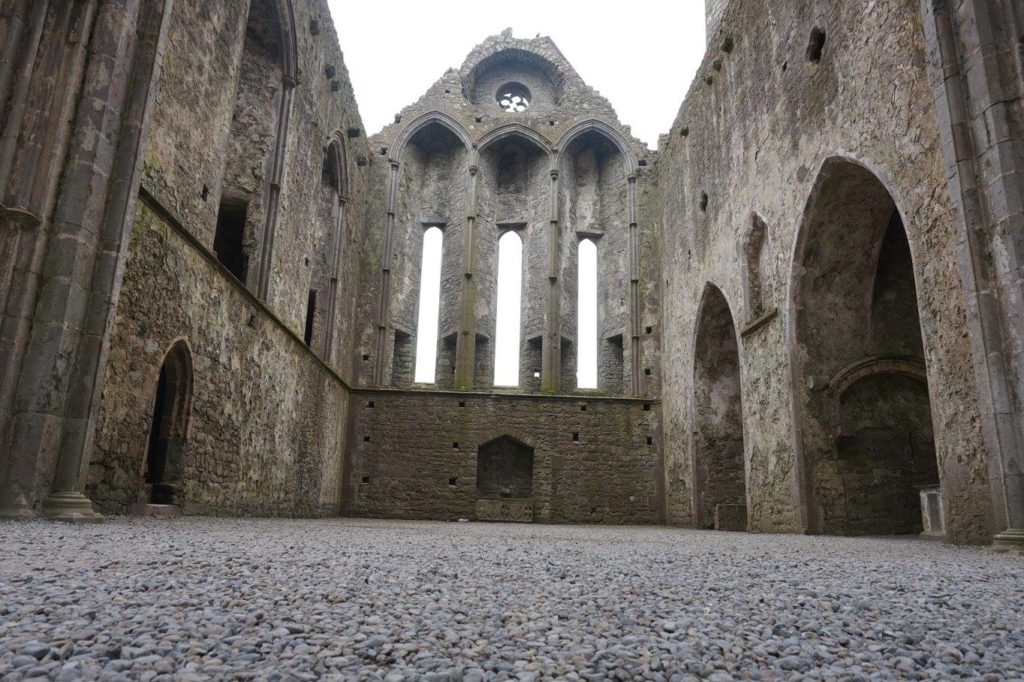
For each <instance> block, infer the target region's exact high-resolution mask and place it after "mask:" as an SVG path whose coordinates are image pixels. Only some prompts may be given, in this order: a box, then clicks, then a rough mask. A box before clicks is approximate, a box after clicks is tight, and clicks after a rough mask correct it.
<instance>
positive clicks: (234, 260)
mask: <svg viewBox="0 0 1024 682" xmlns="http://www.w3.org/2000/svg"><path fill="white" fill-rule="evenodd" d="M248 212H249V204H248V202H246V201H244V200H241V199H221V202H220V210H219V211H218V213H217V231H216V233H215V234H214V237H213V250H214V252H215V253H216V254H217V260H219V261H220V262H221V265H223V266H224V267H226V268H227V269H228V271H229V272H231V274H232V275H234V276H235V278H236V279H238V281H239V282H245V276H246V274H247V271H248V269H249V257H248V256H246V255H245V247H244V243H245V217H246V214H247V213H248Z"/></svg>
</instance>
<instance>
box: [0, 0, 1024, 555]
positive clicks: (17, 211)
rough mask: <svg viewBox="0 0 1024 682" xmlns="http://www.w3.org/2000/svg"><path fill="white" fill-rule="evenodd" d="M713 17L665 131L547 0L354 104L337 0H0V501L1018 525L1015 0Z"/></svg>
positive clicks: (826, 527)
mask: <svg viewBox="0 0 1024 682" xmlns="http://www.w3.org/2000/svg"><path fill="white" fill-rule="evenodd" d="M707 26H708V46H707V54H706V56H705V59H704V61H703V63H702V65H701V67H700V70H699V72H698V74H697V77H696V79H695V80H694V83H693V85H692V87H691V89H690V92H689V94H688V95H687V97H686V99H685V101H684V102H683V104H682V106H681V108H680V111H679V114H678V116H677V118H676V120H675V122H674V123H673V125H672V128H671V130H670V131H669V132H668V134H667V135H665V136H663V137H662V138H661V140H660V142H659V149H658V150H657V151H652V150H650V149H648V148H647V147H646V145H644V144H643V143H642V142H640V141H639V140H637V139H635V138H634V137H633V136H632V135H631V134H630V130H629V127H628V126H626V125H623V124H622V123H621V122H620V121H619V120H618V118H617V116H616V114H615V111H614V109H613V108H612V106H611V104H610V103H609V102H608V101H607V100H606V99H604V98H603V97H602V96H601V95H600V94H599V93H597V92H596V91H594V90H593V89H592V88H591V87H589V86H588V85H587V84H586V83H584V82H583V81H582V79H581V78H580V77H579V75H578V74H577V73H576V72H575V70H574V69H573V67H572V66H571V65H570V64H569V63H568V62H567V60H566V59H565V57H564V56H563V55H562V54H561V52H560V51H559V50H558V48H557V47H556V46H555V44H554V43H553V42H552V41H551V40H550V39H549V38H536V39H530V40H527V39H519V38H515V37H514V36H513V35H512V34H511V31H506V32H504V33H502V34H500V35H496V36H492V37H490V38H487V39H486V40H485V41H484V42H482V43H481V44H480V45H478V46H477V47H476V48H474V50H473V51H472V52H471V53H470V54H469V55H468V57H467V59H466V61H465V62H464V63H463V65H462V66H461V67H460V68H458V69H451V70H449V71H448V72H446V73H445V74H443V76H442V77H441V78H440V80H438V81H437V82H436V83H435V84H434V85H432V86H431V87H430V88H429V89H428V90H427V91H426V93H425V94H424V95H423V96H422V97H421V98H420V99H419V100H418V101H417V102H415V103H413V104H411V105H410V106H408V107H406V108H405V109H403V110H402V111H400V112H398V114H397V115H396V117H395V121H394V123H392V124H390V125H388V126H386V127H385V128H384V129H383V130H382V131H380V132H379V133H378V134H376V135H374V136H373V137H370V138H368V137H367V135H366V131H365V130H364V128H363V124H362V122H361V119H360V118H359V114H358V110H357V106H356V101H355V98H354V96H353V93H352V88H351V86H350V84H349V81H348V75H347V72H346V69H345V65H344V61H343V57H342V53H341V50H340V48H339V46H338V44H337V38H336V36H335V34H334V31H333V23H332V20H331V17H330V15H329V13H328V10H327V4H326V0H231V1H230V2H219V3H211V2H205V1H202V0H173V2H171V0H152V1H150V0H147V1H146V2H141V1H139V0H82V1H81V2H76V3H72V4H71V5H67V4H66V3H60V2H57V1H56V0H35V1H32V2H30V1H29V0H0V237H2V242H0V305H2V311H0V312H2V316H0V516H3V517H14V518H28V517H33V516H37V515H42V516H46V517H51V518H57V519H65V520H79V521H95V520H100V519H101V517H100V515H99V514H98V513H97V511H98V512H102V513H103V514H119V513H146V514H151V515H152V514H159V515H173V514H176V513H178V512H183V513H185V514H228V515H243V514H245V515H290V516H327V515H335V514H349V515H356V516H373V517H402V518H424V519H427V518H429V519H458V518H468V519H478V520H486V521H517V522H546V523H547V522H549V523H630V524H635V523H668V524H675V525H686V526H699V527H705V528H716V527H717V528H719V529H729V530H744V529H745V530H749V531H754V532H801V533H803V532H809V533H832V534H906V533H917V532H921V531H922V530H923V531H926V532H928V533H929V534H932V535H934V534H936V533H944V537H945V539H946V541H948V542H954V543H989V542H993V543H994V546H995V547H997V548H1003V549H1014V548H1020V547H1021V546H1022V545H1024V462H1022V460H1021V458H1022V446H1021V444H1022V443H1024V427H1022V423H1024V420H1022V418H1021V411H1022V407H1021V404H1022V396H1024V372H1022V369H1021V367H1022V366H1024V361H1022V360H1021V358H1022V357H1024V342H1022V340H1021V334H1022V332H1021V330H1022V329H1024V325H1022V324H1021V316H1022V312H1021V311H1022V310H1024V294H1022V284H1021V283H1022V281H1024V278H1021V276H1020V274H1021V267H1020V264H1021V262H1024V254H1022V244H1024V239H1022V237H1021V235H1022V234H1024V198H1022V197H1024V182H1022V180H1021V178H1022V177H1024V173H1022V172H1021V171H1022V167H1024V151H1022V149H1024V146H1022V145H1024V133H1022V131H1021V121H1022V120H1024V112H1022V97H1024V78H1022V75H1021V74H1022V61H1024V57H1022V52H1021V50H1020V42H1019V37H1020V35H1022V34H1024V16H1022V10H1021V8H1020V4H1019V3H1016V2H1011V1H1010V0H991V1H989V0H958V1H956V2H933V1H932V0H921V2H915V1H914V0H878V1H876V2H871V3H864V2H853V1H852V0H833V1H832V2H826V3H821V2H817V3H814V2H810V1H809V0H799V1H797V2H789V1H787V2H782V1H781V0H780V1H768V2H765V1H761V0H713V1H709V2H708V3H707ZM658 68H660V66H659V65H649V64H643V63H638V64H634V65H633V71H632V73H634V75H635V76H636V77H644V74H647V73H648V72H649V71H650V72H652V73H653V72H654V71H655V70H657V69H658ZM655 80H656V79H655ZM653 82H654V80H652V83H653ZM370 96H372V93H371V94H370ZM433 228H436V229H438V230H441V232H442V235H443V252H442V258H441V263H440V273H441V274H440V305H439V310H438V312H439V325H438V341H437V348H436V351H437V353H436V355H437V361H436V367H435V372H434V376H433V380H432V381H429V382H426V383H423V382H421V383H416V376H415V369H416V352H417V347H418V344H420V342H421V340H422V338H423V336H424V335H423V334H422V333H421V330H419V329H418V328H417V326H418V324H419V320H418V313H419V307H420V292H421V288H422V285H423V282H422V272H421V269H422V262H423V261H422V259H423V240H424V233H425V232H426V230H428V229H433ZM508 233H514V234H515V235H517V237H516V239H518V240H520V241H521V243H522V264H521V268H522V269H521V272H522V289H521V295H522V304H521V322H520V328H519V335H518V356H519V376H518V384H517V385H515V386H498V385H496V383H500V382H496V379H495V372H496V363H495V348H496V345H497V341H498V338H497V336H498V332H497V326H498V324H497V320H498V305H497V291H498V272H497V271H498V243H499V240H500V239H501V238H502V237H503V236H504V235H506V234H508ZM584 240H587V241H589V242H591V243H592V244H593V245H594V248H595V249H596V253H597V291H596V297H597V310H596V315H597V329H598V331H597V335H598V338H597V339H596V341H597V357H598V360H597V388H596V389H582V388H580V387H579V386H577V371H578V370H579V368H578V367H577V364H578V362H577V352H578V349H579V347H580V340H581V334H583V333H584V331H583V330H582V329H580V328H579V325H578V317H577V315H578V312H579V311H577V301H578V298H577V296H578V293H579V292H578V290H577V289H578V277H579V273H580V267H579V262H580V261H579V253H580V247H581V244H583V242H584ZM584 246H586V247H587V248H590V245H589V244H584ZM428 369H429V368H428ZM510 383H516V382H510Z"/></svg>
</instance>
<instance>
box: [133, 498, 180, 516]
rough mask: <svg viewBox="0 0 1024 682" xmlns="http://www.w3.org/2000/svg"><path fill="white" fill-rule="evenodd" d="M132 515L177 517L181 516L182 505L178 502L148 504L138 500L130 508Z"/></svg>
mask: <svg viewBox="0 0 1024 682" xmlns="http://www.w3.org/2000/svg"><path fill="white" fill-rule="evenodd" d="M128 513H129V514H130V515H131V516H149V517H152V518H157V519H176V518H178V517H179V516H181V507H179V506H178V505H176V504H147V503H145V502H136V503H135V504H133V505H132V506H131V508H130V509H129V510H128Z"/></svg>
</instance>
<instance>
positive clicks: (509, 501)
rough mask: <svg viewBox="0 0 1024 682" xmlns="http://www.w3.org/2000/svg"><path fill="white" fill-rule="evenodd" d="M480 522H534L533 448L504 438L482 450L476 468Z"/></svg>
mask: <svg viewBox="0 0 1024 682" xmlns="http://www.w3.org/2000/svg"><path fill="white" fill-rule="evenodd" d="M476 491H477V502H476V517H477V520H478V521H505V522H516V523H532V522H533V448H531V447H530V446H528V445H526V444H525V443H521V442H519V441H518V440H516V439H514V438H510V437H508V436H503V437H501V438H497V439H495V440H493V441H491V442H489V443H485V444H484V445H481V446H480V449H479V451H478V453H477V465H476Z"/></svg>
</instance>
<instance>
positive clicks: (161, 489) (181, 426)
mask: <svg viewBox="0 0 1024 682" xmlns="http://www.w3.org/2000/svg"><path fill="white" fill-rule="evenodd" d="M194 383H195V379H194V374H193V366H192V352H191V350H190V349H189V346H188V343H187V342H186V341H185V340H184V339H179V340H177V341H175V342H174V343H173V344H172V345H171V347H170V349H168V351H167V353H166V354H165V355H164V358H163V362H162V363H161V365H160V372H159V377H158V379H157V382H156V389H155V391H154V398H153V419H152V423H151V425H150V432H149V442H148V446H147V448H146V460H145V462H144V468H143V475H144V491H143V501H145V502H148V503H151V504H179V503H180V502H181V484H182V480H183V478H184V476H183V473H184V454H185V453H184V447H185V442H186V441H187V439H188V427H189V421H190V418H191V414H192V390H193V385H194Z"/></svg>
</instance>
